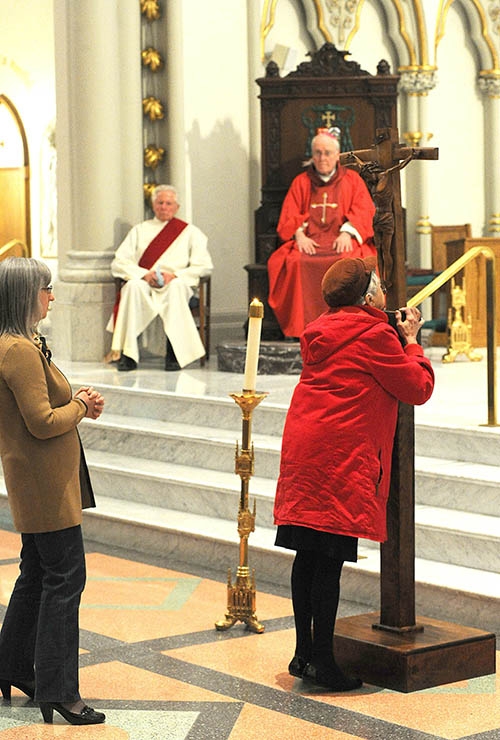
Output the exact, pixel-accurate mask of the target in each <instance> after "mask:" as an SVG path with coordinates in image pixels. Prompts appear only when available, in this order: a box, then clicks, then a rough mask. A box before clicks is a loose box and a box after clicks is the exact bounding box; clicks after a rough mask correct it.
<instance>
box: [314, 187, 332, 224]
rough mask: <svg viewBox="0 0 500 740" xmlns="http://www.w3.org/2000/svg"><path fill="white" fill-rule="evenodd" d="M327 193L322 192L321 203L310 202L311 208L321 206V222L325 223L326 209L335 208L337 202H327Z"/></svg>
mask: <svg viewBox="0 0 500 740" xmlns="http://www.w3.org/2000/svg"><path fill="white" fill-rule="evenodd" d="M327 199H328V193H323V203H311V208H322V209H323V213H322V214H321V223H322V224H326V209H327V208H337V207H338V203H327V202H326V201H327Z"/></svg>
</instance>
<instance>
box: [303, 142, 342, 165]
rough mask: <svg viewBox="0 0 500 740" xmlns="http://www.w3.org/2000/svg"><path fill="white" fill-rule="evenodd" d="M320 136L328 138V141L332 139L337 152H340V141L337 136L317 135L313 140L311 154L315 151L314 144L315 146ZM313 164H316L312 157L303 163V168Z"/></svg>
mask: <svg viewBox="0 0 500 740" xmlns="http://www.w3.org/2000/svg"><path fill="white" fill-rule="evenodd" d="M320 136H323V137H327V138H328V139H331V140H332V141H333V142H334V143H335V145H336V147H337V151H338V152H340V141H339V140H338V139H337V137H336V136H331V135H330V134H316V136H313V138H312V139H311V152H312V151H313V149H314V144H315V142H316V140H317V139H318V138H319V137H320ZM313 162H314V160H313V158H312V156H311V157H309V159H305V160H304V161H303V162H302V167H309V165H310V164H312V163H313Z"/></svg>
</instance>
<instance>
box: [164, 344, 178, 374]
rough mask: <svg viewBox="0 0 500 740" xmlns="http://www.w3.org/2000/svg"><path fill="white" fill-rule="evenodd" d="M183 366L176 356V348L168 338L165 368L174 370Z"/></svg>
mask: <svg viewBox="0 0 500 740" xmlns="http://www.w3.org/2000/svg"><path fill="white" fill-rule="evenodd" d="M180 369H181V366H180V365H179V363H178V362H177V357H176V356H175V352H174V348H173V347H172V345H171V344H170V341H169V340H168V339H167V352H166V355H165V370H166V371H167V372H169V371H173V370H180Z"/></svg>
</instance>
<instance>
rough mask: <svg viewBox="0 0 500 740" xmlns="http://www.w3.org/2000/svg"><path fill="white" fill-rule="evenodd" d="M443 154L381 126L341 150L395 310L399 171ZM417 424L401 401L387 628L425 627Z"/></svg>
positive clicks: (387, 562) (388, 546)
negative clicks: (368, 209) (408, 143)
mask: <svg viewBox="0 0 500 740" xmlns="http://www.w3.org/2000/svg"><path fill="white" fill-rule="evenodd" d="M438 155H439V152H438V149H437V148H421V149H420V148H409V147H405V146H402V145H401V144H400V143H399V141H398V132H397V130H396V129H394V128H386V129H377V132H376V143H375V145H374V146H373V147H372V148H371V149H362V150H357V151H355V152H344V153H343V154H342V155H341V162H342V164H344V165H346V166H348V165H350V164H353V165H355V167H356V169H357V170H358V171H359V172H360V174H361V176H363V175H364V179H365V181H366V182H367V185H368V188H369V189H370V191H371V194H372V197H373V199H374V202H375V206H376V208H377V212H376V213H375V218H374V231H375V236H376V242H378V243H377V248H378V261H379V269H380V274H381V276H382V278H383V279H384V281H385V282H386V284H387V286H388V293H387V307H388V308H389V309H392V310H394V309H396V308H399V307H401V306H405V305H406V255H405V244H404V224H403V209H402V206H401V187H400V178H399V171H400V170H401V169H402V168H403V167H404V166H406V165H407V164H408V163H409V162H410V161H411V160H412V159H431V160H432V159H433V160H435V159H438ZM365 166H366V169H365ZM377 189H378V193H377V192H376V191H377ZM378 196H379V197H378ZM377 222H378V224H379V233H378V234H377ZM377 237H378V238H377ZM413 427H414V414H413V407H412V406H407V405H406V404H400V409H399V417H398V427H397V430H396V438H395V443H394V451H393V462H392V479H391V493H390V497H389V502H388V507H387V527H388V539H387V542H385V543H384V544H383V545H382V547H381V566H380V571H381V572H380V582H381V613H380V625H379V626H380V628H382V629H384V628H386V629H391V630H402V631H408V630H414V629H420V628H419V627H418V626H417V625H416V623H415V564H414V563H415V520H414V511H415V482H414V481H415V470H414V457H415V449H414V436H415V435H414V429H413Z"/></svg>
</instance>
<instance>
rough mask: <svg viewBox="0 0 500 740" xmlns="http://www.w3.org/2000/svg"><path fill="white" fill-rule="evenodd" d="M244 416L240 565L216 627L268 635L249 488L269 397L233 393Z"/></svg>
mask: <svg viewBox="0 0 500 740" xmlns="http://www.w3.org/2000/svg"><path fill="white" fill-rule="evenodd" d="M230 396H231V398H234V400H235V401H236V403H237V404H238V406H239V407H240V409H241V413H242V442H241V449H240V448H239V445H238V443H236V454H235V473H236V474H237V475H239V476H240V478H241V492H240V503H239V507H238V534H239V536H240V562H239V565H238V568H237V570H236V581H235V583H234V584H233V583H232V580H231V568H229V570H228V574H227V609H226V613H225V615H224V618H223V619H220V620H219V621H218V622H216V623H215V627H216V629H218V630H227V629H229V628H230V627H232V626H233V624H235V623H236V622H238V621H239V622H244V623H245V624H246V625H247V627H248V629H249V630H250V631H251V632H257V633H260V632H264V629H265V628H264V625H263V624H262V623H261V622H259V620H258V619H257V615H256V613H255V604H256V591H255V570H252V572H251V574H250V568H249V566H248V538H249V536H250V533H251V532H253V531H254V530H255V510H256V507H255V501H254V504H253V511H250V509H249V508H248V485H249V481H250V478H251V477H252V475H253V472H254V449H253V444H252V443H251V428H252V413H253V410H254V409H255V408H256V407H257V406H258V405H259V403H260V402H261V401H262V399H263V398H265V397H266V396H267V393H256V392H248V391H243V393H239V394H238V393H231V394H230Z"/></svg>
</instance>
